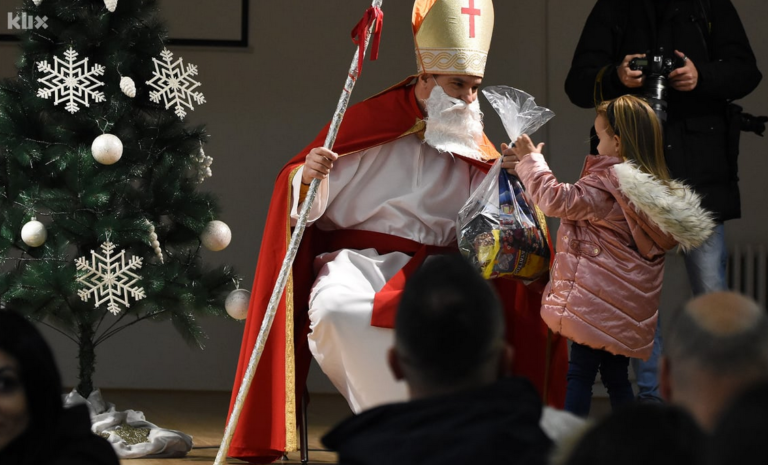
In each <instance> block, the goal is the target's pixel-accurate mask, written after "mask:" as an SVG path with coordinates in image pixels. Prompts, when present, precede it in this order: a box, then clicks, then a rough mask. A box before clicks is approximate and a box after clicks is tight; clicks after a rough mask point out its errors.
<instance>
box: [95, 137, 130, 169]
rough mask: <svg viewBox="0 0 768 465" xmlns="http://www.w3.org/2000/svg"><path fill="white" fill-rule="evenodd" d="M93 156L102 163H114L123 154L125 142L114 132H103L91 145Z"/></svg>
mask: <svg viewBox="0 0 768 465" xmlns="http://www.w3.org/2000/svg"><path fill="white" fill-rule="evenodd" d="M91 153H92V154H93V158H94V159H96V161H97V162H99V163H101V164H102V165H112V164H115V163H117V161H118V160H120V157H122V156H123V143H122V142H121V141H120V138H118V137H117V136H113V135H112V134H102V135H100V136H99V137H97V138H96V139H94V141H93V145H91Z"/></svg>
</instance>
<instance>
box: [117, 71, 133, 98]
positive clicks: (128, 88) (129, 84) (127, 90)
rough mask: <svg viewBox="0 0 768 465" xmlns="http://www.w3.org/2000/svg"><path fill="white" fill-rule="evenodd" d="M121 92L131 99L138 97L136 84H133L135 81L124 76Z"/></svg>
mask: <svg viewBox="0 0 768 465" xmlns="http://www.w3.org/2000/svg"><path fill="white" fill-rule="evenodd" d="M120 90H122V91H123V93H124V94H125V95H127V96H128V97H130V98H134V97H136V84H135V83H134V82H133V79H131V78H129V77H128V76H123V78H122V79H120Z"/></svg>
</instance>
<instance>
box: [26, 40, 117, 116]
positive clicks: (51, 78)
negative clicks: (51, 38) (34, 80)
mask: <svg viewBox="0 0 768 465" xmlns="http://www.w3.org/2000/svg"><path fill="white" fill-rule="evenodd" d="M77 55H78V54H77V52H76V51H74V50H73V49H72V47H70V48H69V50H67V51H66V52H64V57H65V58H66V60H67V61H64V60H61V59H59V57H54V62H53V67H51V65H49V64H48V62H47V61H39V62H37V69H38V71H42V72H44V73H48V75H47V76H45V77H43V78H40V79H38V81H39V82H41V83H43V84H44V85H45V87H41V88H40V89H38V90H37V96H38V97H41V98H44V99H48V98H50V97H51V94H53V95H54V97H55V98H56V100H55V101H54V102H53V104H54V105H58V104H59V103H61V102H62V101H66V102H67V104H66V106H65V107H64V108H65V109H66V110H67V111H68V112H70V113H73V114H74V113H76V112H77V111H78V110H79V109H80V107H78V106H77V104H78V103H82V104H83V105H85V106H86V107H89V106H90V104H89V101H90V100H93V101H94V102H103V101H104V100H106V98H105V97H104V93H103V92H101V91H97V90H95V89H96V88H97V87H101V86H103V85H104V83H103V82H101V81H99V80H98V79H96V76H101V75H103V74H104V67H103V66H101V65H99V64H94V65H93V67H92V68H90V69H89V68H88V58H84V59H82V60H80V61H78V62H75V60H76V59H77Z"/></svg>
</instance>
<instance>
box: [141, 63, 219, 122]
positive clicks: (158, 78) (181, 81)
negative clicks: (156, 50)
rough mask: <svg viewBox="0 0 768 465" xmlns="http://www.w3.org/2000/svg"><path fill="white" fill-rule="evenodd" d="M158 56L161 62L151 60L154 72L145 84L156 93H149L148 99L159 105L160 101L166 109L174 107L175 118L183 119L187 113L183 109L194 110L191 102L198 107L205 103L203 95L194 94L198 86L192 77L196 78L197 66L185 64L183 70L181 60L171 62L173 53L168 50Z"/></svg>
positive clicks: (199, 93)
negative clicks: (195, 103)
mask: <svg viewBox="0 0 768 465" xmlns="http://www.w3.org/2000/svg"><path fill="white" fill-rule="evenodd" d="M160 56H162V57H163V59H162V61H161V60H158V59H157V58H152V61H154V62H155V71H153V72H152V76H153V77H152V79H151V80H149V81H147V84H149V85H150V86H151V87H153V88H155V89H157V91H151V92H150V93H149V99H150V100H151V101H153V102H155V103H160V100H161V99H162V100H163V103H164V104H165V108H166V109H168V108H170V107H171V106H172V105H175V107H176V111H175V113H176V116H178V117H179V118H181V119H184V117H185V116H186V115H187V112H186V111H185V110H184V108H183V107H187V108H189V109H190V110H194V109H195V108H194V107H193V106H192V100H194V101H195V102H197V104H198V105H202V104H203V103H205V97H204V96H203V94H202V93H201V92H194V90H195V89H197V88H198V87H199V86H200V83H199V82H197V81H195V80H194V79H192V76H197V66H195V65H191V64H187V67H186V68H185V67H184V63H183V61H182V60H183V59H182V58H179V59H178V60H176V61H175V62H173V61H172V60H173V53H172V52H171V51H170V50H168V49H165V50H163V51H162V53H160Z"/></svg>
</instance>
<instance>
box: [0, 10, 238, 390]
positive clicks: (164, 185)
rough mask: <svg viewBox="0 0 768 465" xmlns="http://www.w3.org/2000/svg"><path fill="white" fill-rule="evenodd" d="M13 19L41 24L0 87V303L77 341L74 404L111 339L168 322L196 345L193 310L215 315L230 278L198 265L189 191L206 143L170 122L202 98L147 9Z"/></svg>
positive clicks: (203, 173)
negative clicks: (11, 75)
mask: <svg viewBox="0 0 768 465" xmlns="http://www.w3.org/2000/svg"><path fill="white" fill-rule="evenodd" d="M21 9H22V10H23V11H24V12H26V14H27V15H28V16H38V17H41V18H42V17H46V18H47V19H46V20H45V25H46V26H47V27H45V28H43V27H41V28H38V29H33V30H27V31H25V32H24V33H23V34H22V35H21V50H22V55H21V58H20V60H19V62H18V77H17V78H15V79H11V80H6V81H4V82H2V83H1V84H0V224H1V226H0V266H1V267H2V268H0V271H1V272H2V275H1V276H0V303H1V304H3V305H6V306H8V307H11V308H13V309H15V310H18V311H21V312H23V313H24V314H26V315H28V316H29V317H31V318H33V319H35V320H38V321H41V322H43V323H44V324H47V325H50V326H53V327H55V328H56V329H58V330H59V331H61V332H62V333H64V334H66V335H67V336H68V337H69V338H70V339H72V340H73V341H74V342H75V343H77V344H78V346H79V362H80V373H79V384H78V386H77V391H78V392H79V394H80V395H82V396H83V397H88V395H89V394H90V393H91V392H92V391H93V390H94V386H93V381H92V377H93V373H94V370H95V367H96V349H97V347H98V346H99V345H100V344H102V343H103V342H104V341H105V340H107V339H108V338H109V337H111V336H113V335H115V334H116V333H118V332H120V331H122V330H124V329H126V328H129V327H131V326H132V325H134V324H136V323H138V322H140V321H143V320H153V321H161V320H170V321H171V322H172V323H173V325H174V326H175V328H176V329H177V330H178V331H179V332H180V333H181V335H182V336H183V337H184V338H185V339H186V340H187V341H188V342H190V343H195V344H199V343H200V341H201V339H202V338H203V337H204V334H203V331H202V329H201V327H200V325H199V324H198V322H197V321H196V316H198V315H222V316H223V315H225V314H226V312H225V307H224V301H225V299H226V297H227V295H228V294H229V293H230V292H231V291H233V290H234V289H235V287H236V284H235V277H234V275H233V271H232V270H231V269H228V268H218V269H208V268H206V267H205V266H204V265H203V263H202V259H201V257H200V250H201V245H202V240H201V238H200V236H201V234H203V232H204V230H205V229H206V226H207V225H208V224H209V223H211V222H213V221H215V220H216V218H217V215H218V208H217V206H216V201H215V198H214V196H212V195H210V194H207V193H204V192H200V191H199V190H198V188H199V183H200V182H202V181H203V180H204V179H205V178H206V177H207V176H210V165H211V161H212V160H211V158H210V157H208V156H205V155H204V153H203V151H202V146H203V144H204V143H205V142H206V140H207V138H208V136H207V134H206V132H205V129H204V128H202V127H195V128H187V127H185V124H184V122H183V120H182V118H183V117H184V116H185V115H186V111H189V110H193V109H194V107H195V105H199V104H202V103H204V102H205V100H204V97H203V95H202V93H200V91H199V89H198V87H199V86H200V83H199V82H198V81H197V80H196V75H197V72H198V70H197V68H196V67H195V66H194V65H191V64H188V63H187V64H184V63H183V62H182V59H181V58H179V57H174V56H173V53H172V52H170V51H168V50H167V49H166V46H165V44H164V40H165V38H166V30H165V28H164V26H163V24H162V22H161V21H160V19H159V18H158V11H157V2H156V1H155V0H120V2H119V4H118V2H117V1H114V0H111V1H110V0H107V1H104V0H61V1H42V2H41V1H37V0H35V1H33V0H26V1H24V2H23V5H22V6H21ZM217 224H218V223H217ZM222 224H223V223H222ZM224 226H226V225H224ZM227 229H228V228H227ZM227 243H228V241H227Z"/></svg>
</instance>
